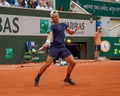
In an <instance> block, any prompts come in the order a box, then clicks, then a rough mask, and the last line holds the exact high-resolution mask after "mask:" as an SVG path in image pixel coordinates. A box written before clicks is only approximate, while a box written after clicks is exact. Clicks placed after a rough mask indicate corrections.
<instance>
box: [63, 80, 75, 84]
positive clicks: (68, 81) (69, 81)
mask: <svg viewBox="0 0 120 96" xmlns="http://www.w3.org/2000/svg"><path fill="white" fill-rule="evenodd" d="M64 83H65V84H67V85H76V84H75V82H73V81H72V80H71V79H64Z"/></svg>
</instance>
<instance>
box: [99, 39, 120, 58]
mask: <svg viewBox="0 0 120 96" xmlns="http://www.w3.org/2000/svg"><path fill="white" fill-rule="evenodd" d="M102 41H105V43H103V51H102V52H101V54H100V55H101V56H105V57H117V58H120V37H102Z"/></svg>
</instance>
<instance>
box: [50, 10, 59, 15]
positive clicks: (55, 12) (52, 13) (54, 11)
mask: <svg viewBox="0 0 120 96" xmlns="http://www.w3.org/2000/svg"><path fill="white" fill-rule="evenodd" d="M54 14H58V12H57V11H56V10H52V11H51V12H50V16H51V17H52V16H53V15H54Z"/></svg>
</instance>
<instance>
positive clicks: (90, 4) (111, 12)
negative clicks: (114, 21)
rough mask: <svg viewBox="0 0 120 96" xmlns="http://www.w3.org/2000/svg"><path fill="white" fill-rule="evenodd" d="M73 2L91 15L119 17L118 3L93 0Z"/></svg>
mask: <svg viewBox="0 0 120 96" xmlns="http://www.w3.org/2000/svg"><path fill="white" fill-rule="evenodd" d="M75 2H77V3H78V4H79V5H80V6H81V7H82V8H84V9H85V10H87V11H88V12H90V13H92V14H93V15H100V16H111V17H120V3H110V2H101V1H95V0H75Z"/></svg>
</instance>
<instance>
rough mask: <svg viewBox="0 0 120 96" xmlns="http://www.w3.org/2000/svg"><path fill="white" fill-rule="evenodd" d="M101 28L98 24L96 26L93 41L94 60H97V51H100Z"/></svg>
mask: <svg viewBox="0 0 120 96" xmlns="http://www.w3.org/2000/svg"><path fill="white" fill-rule="evenodd" d="M101 30H102V27H101V26H99V27H98V28H97V32H96V33H95V36H94V42H95V61H99V53H100V51H101Z"/></svg>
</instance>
